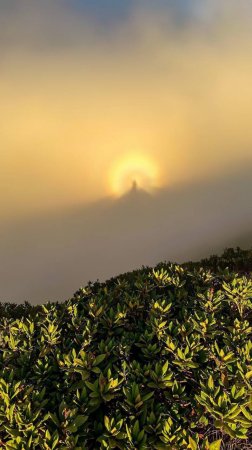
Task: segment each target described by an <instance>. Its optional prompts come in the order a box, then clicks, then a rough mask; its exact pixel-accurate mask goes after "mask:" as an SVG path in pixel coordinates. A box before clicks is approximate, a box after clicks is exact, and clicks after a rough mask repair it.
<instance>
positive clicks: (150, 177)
mask: <svg viewBox="0 0 252 450" xmlns="http://www.w3.org/2000/svg"><path fill="white" fill-rule="evenodd" d="M158 179H159V170H158V167H157V165H156V164H155V162H154V161H153V160H151V159H150V158H148V157H146V156H144V155H136V154H131V155H127V156H126V157H124V158H123V159H120V160H119V161H117V162H116V163H115V164H114V165H113V167H112V169H111V172H110V186H111V190H112V192H113V194H115V195H123V194H125V193H126V192H127V191H128V190H130V189H131V188H132V186H133V185H137V186H138V188H140V189H144V190H145V191H147V192H152V191H153V189H154V188H156V187H158Z"/></svg>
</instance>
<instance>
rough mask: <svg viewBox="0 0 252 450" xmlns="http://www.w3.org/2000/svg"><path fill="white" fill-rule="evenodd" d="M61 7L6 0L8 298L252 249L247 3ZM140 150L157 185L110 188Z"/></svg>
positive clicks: (2, 246)
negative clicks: (102, 14) (99, 11)
mask: <svg viewBox="0 0 252 450" xmlns="http://www.w3.org/2000/svg"><path fill="white" fill-rule="evenodd" d="M69 3H71V2H65V1H54V2H51V1H49V0H43V1H40V2H39V1H31V0H24V1H22V2H20V1H17V0H11V1H8V2H6V1H4V0H0V52H1V61H0V95H1V102H0V119H1V120H0V198H1V212H0V216H1V230H0V231H1V234H0V286H1V287H0V300H3V301H4V300H6V301H17V302H20V301H23V300H29V301H31V302H41V301H45V300H64V299H65V298H67V297H68V296H70V295H71V294H72V293H73V291H74V290H76V289H77V288H78V287H79V286H80V285H83V284H85V283H86V282H87V281H88V280H95V279H97V278H99V279H105V278H107V277H111V276H113V275H115V274H116V273H120V272H122V271H127V270H131V269H133V268H137V267H141V266H142V265H151V264H155V263H157V262H159V261H161V260H163V259H167V260H174V261H178V262H181V261H183V260H188V259H191V258H198V257H203V256H207V254H210V253H213V252H215V251H221V250H222V249H223V248H224V247H225V246H227V245H229V246H232V245H246V246H251V245H252V242H251V235H250V230H251V224H252V214H251V212H250V210H251V207H250V204H251V196H252V194H251V192H252V190H251V188H252V181H251V180H252V176H251V168H252V127H251V123H250V122H251V117H252V84H251V78H252V59H251V45H252V31H251V6H250V5H249V3H248V2H246V1H241V2H239V5H237V2H235V1H232V0H231V1H224V0H223V1H219V2H215V1H214V0H213V1H210V0H209V1H204V2H202V1H201V2H198V1H195V2H190V1H189V2H186V3H187V8H185V7H182V3H185V2H181V3H180V2H177V5H178V6H176V7H175V6H174V4H173V3H174V2H169V1H168V2H163V1H157V2H156V3H155V6H153V2H150V1H146V2H143V1H136V2H135V3H134V5H132V2H129V4H128V7H127V8H126V6H125V8H124V10H123V14H115V13H114V15H113V11H111V16H110V15H109V14H108V13H107V15H106V20H104V22H102V21H101V20H100V18H97V17H96V16H95V15H94V14H91V13H90V11H88V10H85V9H84V10H83V8H78V9H77V8H74V7H73V3H75V2H73V3H71V5H70V4H69ZM79 3H81V2H79ZM83 3H84V0H83ZM172 4H173V6H172ZM134 154H135V155H136V157H140V158H145V157H146V158H150V160H152V161H154V163H155V165H156V166H157V167H158V171H157V173H158V175H157V176H156V179H154V181H153V183H154V185H155V192H154V193H151V194H150V193H149V192H147V191H146V192H145V190H144V189H143V188H145V186H141V185H139V186H138V189H137V190H136V192H135V191H129V192H128V193H126V194H125V195H124V196H122V192H115V190H114V189H113V182H112V181H113V180H112V179H113V177H114V175H115V174H116V171H117V167H118V168H119V167H121V164H122V163H121V162H122V161H123V160H124V159H125V160H126V159H127V156H128V155H131V156H132V155H134ZM112 169H113V173H112ZM146 175H147V176H148V174H146ZM132 181H133V180H132ZM251 234H252V233H251Z"/></svg>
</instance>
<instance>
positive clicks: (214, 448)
mask: <svg viewBox="0 0 252 450" xmlns="http://www.w3.org/2000/svg"><path fill="white" fill-rule="evenodd" d="M221 443H222V439H218V440H217V441H214V442H211V444H209V450H220V448H221Z"/></svg>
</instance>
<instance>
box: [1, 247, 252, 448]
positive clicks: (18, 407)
mask: <svg viewBox="0 0 252 450" xmlns="http://www.w3.org/2000/svg"><path fill="white" fill-rule="evenodd" d="M241 252H243V251H242V250H240V249H236V250H234V251H233V253H232V252H231V250H230V249H229V253H228V251H226V255H225V254H224V256H223V257H222V258H218V257H212V258H214V265H213V266H212V268H214V270H212V268H211V258H210V259H209V260H204V263H203V264H202V265H199V264H198V263H188V264H185V265H182V266H181V265H176V264H172V263H162V264H159V265H158V266H156V268H154V269H151V268H146V267H145V268H142V269H141V270H138V271H134V272H131V273H128V274H124V275H120V276H119V277H117V278H112V279H111V280H109V281H108V282H106V283H99V282H96V283H88V285H87V286H86V287H85V288H81V289H79V290H78V291H77V292H76V293H75V295H74V296H73V298H72V299H70V300H68V301H67V302H65V303H62V304H60V303H48V304H45V305H41V306H36V307H32V306H31V305H30V304H28V303H26V304H24V305H11V304H6V305H5V304H3V303H2V304H1V305H0V311H1V314H2V319H1V324H0V448H1V449H7V450H14V449H17V450H28V449H46V450H54V449H55V450H57V449H61V450H64V449H75V450H85V449H86V450H89V449H113V448H114V449H125V450H128V449H157V450H162V449H167V450H168V449H170V450H175V449H181V450H183V449H191V450H194V449H202V450H218V449H224V448H230V449H231V448H233V449H235V448H240V449H245V448H250V447H249V446H250V445H252V439H251V434H252V384H251V383H252V339H251V337H252V326H251V317H252V280H251V276H250V271H247V273H246V274H244V269H245V270H246V265H245V263H244V261H245V259H246V257H245V255H244V254H242V253H241ZM228 255H229V256H230V255H231V256H230V257H231V264H230V267H229V269H228V268H227V267H228V266H229V260H228ZM234 256H236V257H237V259H239V258H241V259H242V264H243V266H242V268H241V270H242V273H239V270H238V271H237V272H234V271H233V265H234V260H233V259H235V258H234ZM247 256H248V254H247ZM216 258H217V259H216ZM212 262H213V260H212ZM236 269H239V268H238V267H236ZM228 446H230V447H228Z"/></svg>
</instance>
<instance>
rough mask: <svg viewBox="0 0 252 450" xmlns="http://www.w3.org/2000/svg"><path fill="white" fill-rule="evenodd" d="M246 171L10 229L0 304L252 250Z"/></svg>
mask: <svg viewBox="0 0 252 450" xmlns="http://www.w3.org/2000/svg"><path fill="white" fill-rule="evenodd" d="M251 173H252V170H251V167H248V168H247V169H244V167H243V168H242V169H241V170H239V171H237V172H236V173H233V174H229V175H227V176H223V177H222V178H219V179H215V180H213V181H211V182H207V181H205V182H201V183H199V182H198V183H196V182H195V183H194V184H190V185H184V186H173V187H169V188H166V189H161V190H158V191H157V192H156V194H155V195H150V194H148V193H147V192H145V191H143V190H141V189H139V188H138V187H136V186H135V188H134V189H133V188H132V189H131V190H130V191H129V192H128V193H126V194H125V195H124V196H122V197H121V198H118V199H113V198H104V199H101V200H100V201H98V202H95V203H93V204H91V205H88V206H83V207H79V208H72V209H68V210H65V211H63V212H61V213H54V214H48V215H44V216H41V217H34V218H30V219H29V220H27V221H23V222H17V223H16V224H12V225H11V226H8V228H6V229H3V230H2V233H1V237H0V251H1V253H0V255H1V256H0V258H1V260H0V299H1V301H14V302H21V301H24V300H29V301H30V302H32V303H37V302H44V301H47V300H64V299H66V298H68V297H69V296H71V295H72V293H73V292H74V291H75V290H76V289H78V287H79V286H81V285H82V286H83V285H85V284H86V283H87V282H88V281H89V280H92V281H95V280H96V279H100V280H101V281H102V280H105V279H107V278H110V277H111V276H114V275H116V274H119V273H121V272H125V271H128V270H132V269H134V268H139V267H141V266H142V265H154V264H156V263H158V262H159V261H162V260H171V261H177V262H183V261H187V260H196V259H198V258H203V257H205V256H207V255H210V254H213V253H218V252H221V251H222V250H223V248H225V247H232V246H234V245H240V246H242V245H243V244H244V243H246V246H247V247H251V246H252V210H251V200H252V176H251ZM250 230H251V234H250Z"/></svg>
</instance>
